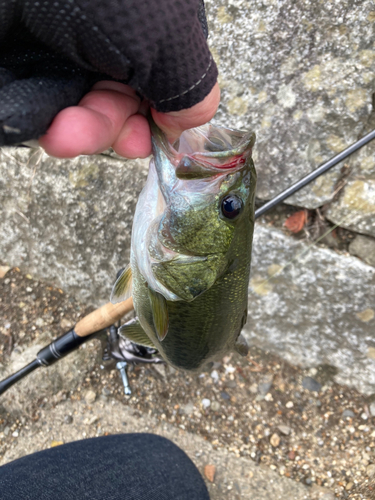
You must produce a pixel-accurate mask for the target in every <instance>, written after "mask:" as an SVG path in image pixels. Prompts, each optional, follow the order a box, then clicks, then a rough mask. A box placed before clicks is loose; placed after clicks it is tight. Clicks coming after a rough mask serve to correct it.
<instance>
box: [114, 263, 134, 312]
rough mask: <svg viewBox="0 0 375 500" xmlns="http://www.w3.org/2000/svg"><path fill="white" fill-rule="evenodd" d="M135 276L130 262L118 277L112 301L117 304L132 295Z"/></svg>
mask: <svg viewBox="0 0 375 500" xmlns="http://www.w3.org/2000/svg"><path fill="white" fill-rule="evenodd" d="M132 285H133V276H132V270H131V268H130V264H128V265H127V266H126V267H125V269H124V270H123V271H122V273H121V274H120V276H119V277H118V278H117V280H116V283H115V284H114V287H113V289H112V294H111V302H112V304H117V303H118V302H123V301H124V300H126V299H128V298H130V297H131V295H132Z"/></svg>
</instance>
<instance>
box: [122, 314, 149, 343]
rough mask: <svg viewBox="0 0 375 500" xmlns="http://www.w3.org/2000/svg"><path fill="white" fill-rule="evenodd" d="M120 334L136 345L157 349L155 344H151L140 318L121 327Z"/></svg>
mask: <svg viewBox="0 0 375 500" xmlns="http://www.w3.org/2000/svg"><path fill="white" fill-rule="evenodd" d="M118 332H119V334H120V335H122V336H124V337H126V338H127V339H129V340H131V341H132V342H134V343H135V344H140V345H144V346H146V347H153V348H154V349H155V346H154V344H153V343H152V342H151V340H150V339H149V338H148V336H147V334H146V332H145V331H144V330H143V328H142V327H141V324H140V322H139V320H138V318H134V319H132V320H130V321H128V322H127V323H125V324H124V325H122V326H120V328H119V330H118Z"/></svg>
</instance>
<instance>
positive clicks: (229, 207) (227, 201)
mask: <svg viewBox="0 0 375 500" xmlns="http://www.w3.org/2000/svg"><path fill="white" fill-rule="evenodd" d="M242 207H243V203H242V200H241V198H239V197H238V196H236V195H234V194H230V195H228V196H226V197H225V198H223V199H222V200H221V213H222V214H223V216H224V217H225V218H226V219H230V220H234V219H236V218H237V217H238V216H239V215H240V213H241V212H242Z"/></svg>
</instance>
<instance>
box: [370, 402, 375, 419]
mask: <svg viewBox="0 0 375 500" xmlns="http://www.w3.org/2000/svg"><path fill="white" fill-rule="evenodd" d="M369 410H370V413H371V415H372V416H373V417H375V401H374V402H373V403H371V404H370V406H369Z"/></svg>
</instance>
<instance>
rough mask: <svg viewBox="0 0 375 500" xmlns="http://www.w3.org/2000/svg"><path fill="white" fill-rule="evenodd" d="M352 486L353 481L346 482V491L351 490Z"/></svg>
mask: <svg viewBox="0 0 375 500" xmlns="http://www.w3.org/2000/svg"><path fill="white" fill-rule="evenodd" d="M353 486H354V485H353V483H348V484H347V485H346V486H345V489H346V491H349V490H351V489H352V488H353Z"/></svg>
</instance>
